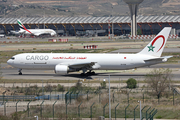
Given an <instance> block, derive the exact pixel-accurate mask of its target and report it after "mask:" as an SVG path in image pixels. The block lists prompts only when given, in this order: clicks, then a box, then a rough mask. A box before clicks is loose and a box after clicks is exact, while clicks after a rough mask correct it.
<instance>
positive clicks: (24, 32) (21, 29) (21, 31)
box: [12, 20, 56, 36]
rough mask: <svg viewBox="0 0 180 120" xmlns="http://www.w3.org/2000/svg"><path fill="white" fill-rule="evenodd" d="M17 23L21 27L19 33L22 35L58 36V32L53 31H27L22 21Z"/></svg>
mask: <svg viewBox="0 0 180 120" xmlns="http://www.w3.org/2000/svg"><path fill="white" fill-rule="evenodd" d="M17 22H18V25H19V27H20V30H19V31H18V33H20V34H29V35H34V36H40V35H47V34H49V35H51V36H55V35H56V32H55V31H54V30H53V29H27V28H26V27H25V26H24V25H23V24H22V22H21V21H20V20H17ZM12 33H13V31H12Z"/></svg>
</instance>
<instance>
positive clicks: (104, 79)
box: [104, 75, 111, 120]
mask: <svg viewBox="0 0 180 120" xmlns="http://www.w3.org/2000/svg"><path fill="white" fill-rule="evenodd" d="M105 80H106V79H104V81H105ZM108 80H109V120H111V96H110V75H109V77H108Z"/></svg>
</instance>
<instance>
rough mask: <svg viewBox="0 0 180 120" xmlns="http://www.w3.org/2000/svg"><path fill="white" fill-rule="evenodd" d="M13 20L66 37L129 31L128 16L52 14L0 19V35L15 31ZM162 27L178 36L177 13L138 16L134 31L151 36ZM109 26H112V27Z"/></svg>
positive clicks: (122, 33)
mask: <svg viewBox="0 0 180 120" xmlns="http://www.w3.org/2000/svg"><path fill="white" fill-rule="evenodd" d="M17 19H20V20H21V22H22V23H23V24H24V25H25V27H26V28H27V29H38V28H41V29H43V28H50V29H54V30H55V31H56V32H57V33H58V34H59V35H67V36H75V35H76V36H93V35H98V36H108V30H110V34H112V31H113V33H114V35H115V36H120V35H127V34H130V32H131V18H130V16H117V17H115V16H114V17H54V18H39V17H34V18H25V17H24V18H0V34H8V33H10V31H11V30H13V31H18V30H19V26H18V24H17ZM163 27H172V28H173V32H172V33H171V34H174V35H175V34H176V35H180V16H138V17H137V31H138V34H141V35H155V34H157V33H158V32H159V31H160V30H161V29H162V28H163ZM112 28H113V29H112Z"/></svg>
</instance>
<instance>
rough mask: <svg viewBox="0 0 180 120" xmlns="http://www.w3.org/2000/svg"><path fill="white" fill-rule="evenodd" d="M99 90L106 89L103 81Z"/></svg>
mask: <svg viewBox="0 0 180 120" xmlns="http://www.w3.org/2000/svg"><path fill="white" fill-rule="evenodd" d="M101 88H102V89H105V88H106V82H105V81H103V82H102V83H101Z"/></svg>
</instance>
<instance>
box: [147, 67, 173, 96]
mask: <svg viewBox="0 0 180 120" xmlns="http://www.w3.org/2000/svg"><path fill="white" fill-rule="evenodd" d="M171 73H172V71H171V70H170V69H162V68H160V69H154V70H153V71H151V72H150V73H148V74H147V75H146V81H147V83H148V85H149V86H150V87H151V88H152V89H153V90H154V92H153V94H155V95H156V96H157V97H158V99H159V98H160V97H161V95H162V93H163V92H164V91H165V89H166V88H168V87H169V86H170V83H171V77H172V74H171Z"/></svg>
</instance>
